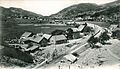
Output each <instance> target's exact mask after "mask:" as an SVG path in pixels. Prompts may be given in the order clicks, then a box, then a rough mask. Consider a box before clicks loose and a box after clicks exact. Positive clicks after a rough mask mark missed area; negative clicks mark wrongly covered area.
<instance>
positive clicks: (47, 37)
mask: <svg viewBox="0 0 120 69" xmlns="http://www.w3.org/2000/svg"><path fill="white" fill-rule="evenodd" d="M43 37H45V38H46V39H47V40H48V39H49V38H50V37H51V35H49V34H43Z"/></svg>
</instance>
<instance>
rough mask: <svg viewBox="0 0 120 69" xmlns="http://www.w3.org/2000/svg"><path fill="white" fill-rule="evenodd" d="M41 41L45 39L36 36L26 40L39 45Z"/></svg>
mask: <svg viewBox="0 0 120 69" xmlns="http://www.w3.org/2000/svg"><path fill="white" fill-rule="evenodd" d="M42 39H46V38H45V37H41V36H37V35H33V36H32V37H29V38H28V40H30V41H34V42H37V43H39V42H40V41H41V40H42Z"/></svg>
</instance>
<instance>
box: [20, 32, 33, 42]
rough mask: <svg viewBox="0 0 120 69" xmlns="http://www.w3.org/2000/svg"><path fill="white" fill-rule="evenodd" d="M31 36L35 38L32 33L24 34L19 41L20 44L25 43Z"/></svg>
mask: <svg viewBox="0 0 120 69" xmlns="http://www.w3.org/2000/svg"><path fill="white" fill-rule="evenodd" d="M31 36H33V33H31V32H25V33H23V34H22V36H21V37H20V39H19V43H22V42H23V41H25V40H27V38H28V37H31Z"/></svg>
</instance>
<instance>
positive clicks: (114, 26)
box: [109, 24, 118, 30]
mask: <svg viewBox="0 0 120 69" xmlns="http://www.w3.org/2000/svg"><path fill="white" fill-rule="evenodd" d="M117 26H118V25H115V24H112V25H110V27H109V28H110V30H114V29H116V28H117Z"/></svg>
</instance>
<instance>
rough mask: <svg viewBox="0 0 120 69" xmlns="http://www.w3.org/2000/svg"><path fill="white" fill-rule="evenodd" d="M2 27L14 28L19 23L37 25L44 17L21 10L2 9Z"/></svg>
mask: <svg viewBox="0 0 120 69" xmlns="http://www.w3.org/2000/svg"><path fill="white" fill-rule="evenodd" d="M0 10H1V13H0V16H1V21H2V26H9V25H10V26H12V25H14V24H18V23H35V22H37V21H38V19H39V18H40V17H42V15H40V14H36V13H33V12H30V11H27V10H23V9H21V8H14V7H10V8H5V7H0Z"/></svg>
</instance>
